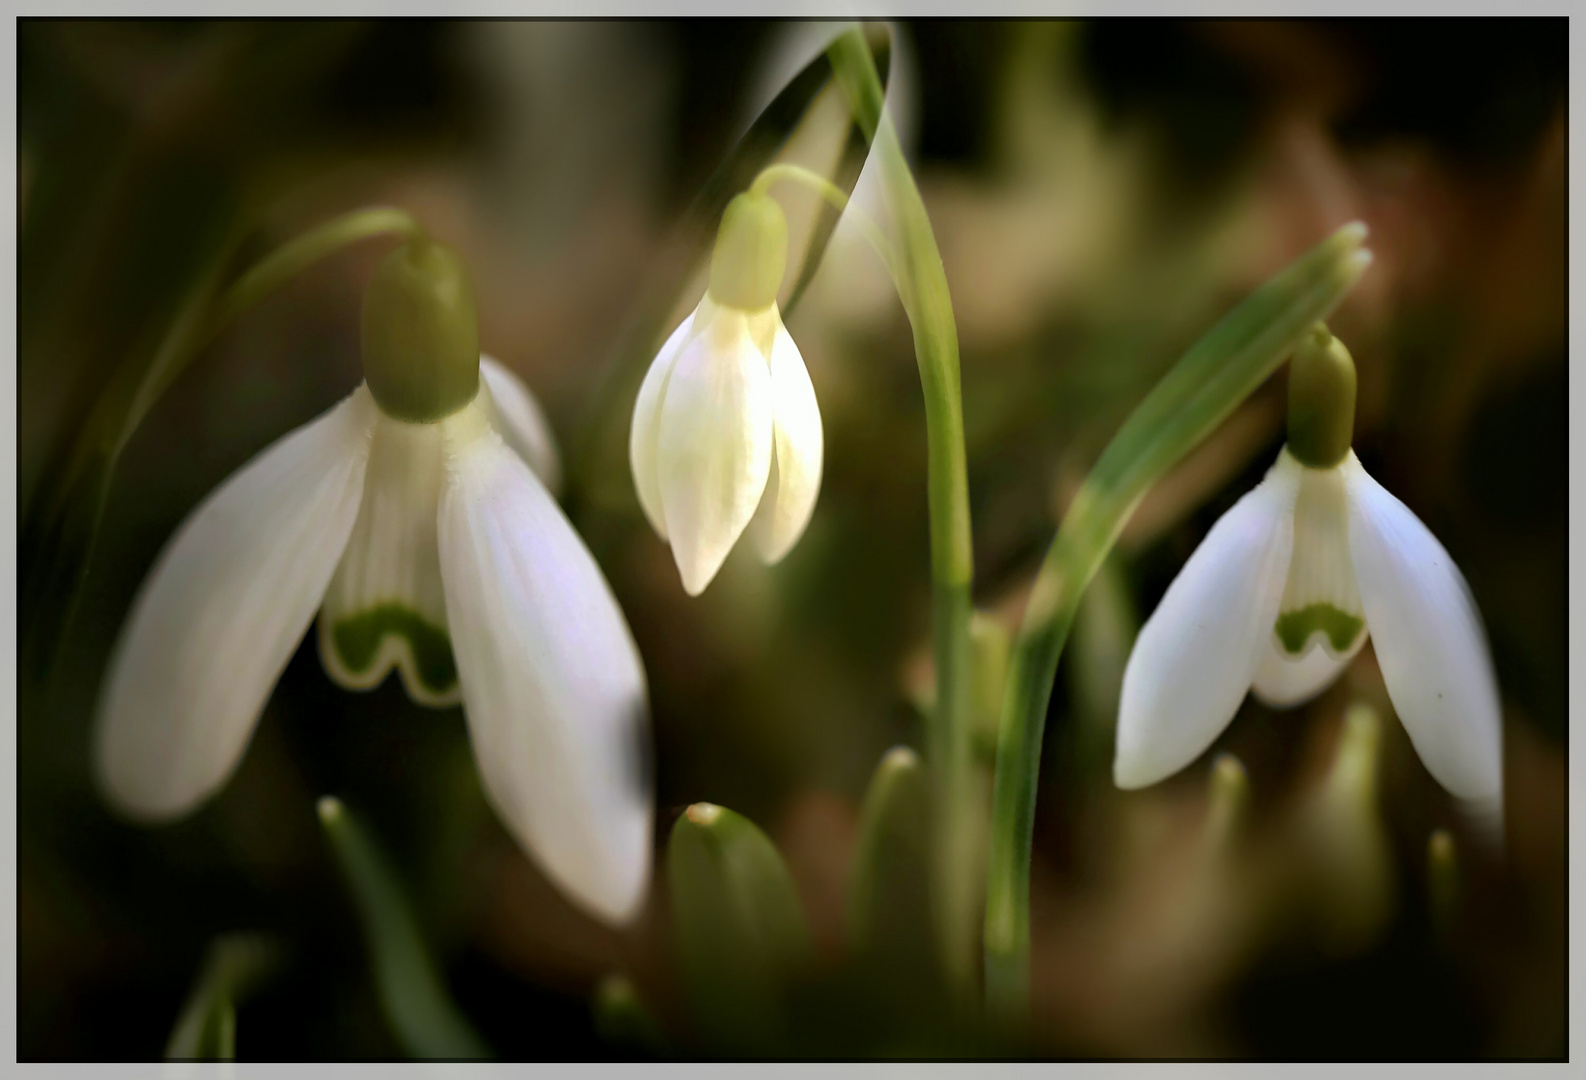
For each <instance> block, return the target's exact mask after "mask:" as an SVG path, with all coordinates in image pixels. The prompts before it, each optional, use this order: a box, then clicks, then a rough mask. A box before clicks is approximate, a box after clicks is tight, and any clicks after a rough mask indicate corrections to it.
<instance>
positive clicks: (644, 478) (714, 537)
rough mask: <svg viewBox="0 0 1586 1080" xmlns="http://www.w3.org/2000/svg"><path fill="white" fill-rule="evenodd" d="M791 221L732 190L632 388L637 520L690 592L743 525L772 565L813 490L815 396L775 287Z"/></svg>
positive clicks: (818, 442)
mask: <svg viewBox="0 0 1586 1080" xmlns="http://www.w3.org/2000/svg"><path fill="white" fill-rule="evenodd" d="M786 254H787V225H786V222H785V221H784V219H783V216H782V211H781V209H780V208H779V207H778V206H777V204H776V203H775V201H774V200H772V199H771V198H770V197H768V196H761V195H749V194H744V195H739V196H738V197H737V198H735V199H734V200H733V202H732V203H731V204H730V205H729V206H728V209H727V213H726V214H725V215H724V217H723V220H722V226H721V231H720V233H719V234H718V237H717V242H716V251H715V255H714V257H713V260H712V264H711V284H710V288H709V290H708V291H707V292H706V294H705V297H704V298H703V299H702V300H701V301H700V302H699V306H698V307H697V308H696V309H695V310H694V312H693V313H692V314H691V315H689V316H688V318H686V319H684V320H683V322H682V324H681V325H679V326H678V328H677V329H676V330H674V331H673V332H672V334H671V336H670V337H668V338H667V340H666V343H665V344H664V345H662V346H661V350H660V352H659V353H657V354H656V357H655V360H654V362H653V363H651V365H650V370H649V372H648V373H647V374H646V375H645V378H644V383H643V385H642V386H641V387H640V389H639V398H638V402H637V404H636V405H635V406H634V410H633V427H632V431H631V435H630V438H629V444H628V450H629V461H630V464H631V465H632V467H633V479H634V485H635V487H637V489H638V492H639V503H640V505H641V506H643V508H644V513H645V516H646V517H648V518H649V520H650V524H651V525H652V526H654V528H655V531H656V532H657V533H659V534H660V536H661V538H662V539H663V540H666V541H668V542H669V543H670V544H671V546H672V556H673V558H674V559H675V560H676V562H677V568H678V571H679V573H680V574H681V575H682V579H683V588H684V589H685V590H686V591H687V592H688V593H689V595H691V596H697V595H699V594H700V593H701V592H703V591H704V589H705V586H707V585H709V584H710V582H711V579H712V578H714V577H715V576H716V571H718V570H719V569H721V564H722V562H723V561H724V560H725V559H726V558H727V553H728V552H729V551H731V550H732V548H733V545H734V544H736V543H737V542H738V538H739V537H740V536H741V535H742V534H743V533H744V530H745V529H747V530H748V532H749V536H750V540H751V542H752V543H753V544H754V547H755V550H756V551H757V552H758V553H759V555H760V557H761V558H762V559H763V560H764V561H765V562H767V563H775V562H777V561H778V560H780V559H781V558H782V557H783V556H784V555H786V554H787V553H788V551H789V550H791V549H792V547H793V545H794V544H795V543H796V542H797V541H798V538H799V537H800V536H801V535H802V534H803V532H804V528H805V526H806V525H808V524H809V519H810V515H811V514H812V513H813V512H814V509H815V499H816V496H817V495H818V494H819V493H820V482H821V462H822V453H823V447H822V433H821V414H820V407H819V406H818V405H817V404H816V401H815V388H814V386H813V385H812V384H811V383H810V377H809V372H808V371H807V370H806V369H805V367H804V358H803V357H802V356H800V355H799V350H798V346H797V345H795V344H794V343H793V338H792V337H791V336H790V335H789V334H788V332H787V328H786V327H785V326H783V325H782V316H781V314H780V312H779V311H778V310H777V305H776V292H777V287H778V284H779V283H780V282H781V279H782V270H783V265H784V263H785V260H786Z"/></svg>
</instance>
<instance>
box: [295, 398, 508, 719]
mask: <svg viewBox="0 0 1586 1080" xmlns="http://www.w3.org/2000/svg"><path fill="white" fill-rule="evenodd" d="M482 397H483V395H481V398H482ZM486 408H488V406H487V405H485V404H483V403H482V402H481V400H480V399H479V398H476V399H475V401H474V403H473V404H472V405H469V406H468V409H474V410H483V409H486ZM444 472H445V462H444V459H443V456H442V448H441V426H440V425H439V424H410V423H405V422H403V421H401V420H396V419H393V418H391V417H388V416H384V415H382V416H381V417H380V419H379V420H378V421H377V422H376V423H375V427H374V437H373V439H372V440H371V442H370V449H369V468H368V474H367V478H366V480H365V482H364V489H363V501H362V503H361V505H360V506H359V508H358V521H357V524H355V525H354V526H353V530H352V536H351V538H350V539H349V540H348V542H347V548H346V551H345V552H344V553H343V555H342V557H341V564H340V565H339V566H338V567H337V568H336V575H335V577H333V578H332V579H331V582H330V587H329V588H328V589H327V590H326V592H325V604H324V607H322V608H321V609H320V618H319V655H320V661H321V662H322V663H323V664H324V666H325V671H326V673H327V674H328V675H329V676H330V677H331V679H333V680H334V681H335V682H336V683H338V684H340V685H341V686H343V687H346V688H347V689H349V690H368V689H372V688H373V687H376V686H378V685H380V683H382V682H384V681H385V677H386V675H387V673H389V672H390V670H391V669H392V668H393V667H394V668H396V669H397V671H398V673H399V674H400V675H401V678H402V685H403V687H404V688H405V689H406V690H407V693H408V696H409V697H410V698H412V699H413V700H414V701H417V702H419V703H420V704H423V705H430V706H435V707H437V708H438V707H443V706H448V705H455V704H457V703H458V701H460V700H461V692H460V691H459V690H458V687H457V668H456V665H455V663H454V662H453V659H452V649H451V641H450V639H449V638H448V636H447V630H446V595H445V591H444V589H443V588H442V585H441V564H440V556H439V554H438V553H437V550H436V536H435V514H436V511H437V508H438V507H439V505H440V497H441V482H442V479H443V476H444Z"/></svg>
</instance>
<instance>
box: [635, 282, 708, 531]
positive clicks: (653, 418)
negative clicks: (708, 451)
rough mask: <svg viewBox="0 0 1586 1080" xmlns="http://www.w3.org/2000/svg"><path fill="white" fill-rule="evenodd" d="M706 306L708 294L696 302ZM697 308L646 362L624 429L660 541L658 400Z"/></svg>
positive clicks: (646, 507)
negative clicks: (629, 423) (629, 420)
mask: <svg viewBox="0 0 1586 1080" xmlns="http://www.w3.org/2000/svg"><path fill="white" fill-rule="evenodd" d="M709 305H710V298H709V297H706V298H705V299H703V300H701V301H700V308H706V307H707V306H709ZM700 308H696V309H695V310H694V311H692V312H690V313H689V315H688V318H686V319H684V320H683V321H682V322H681V323H679V324H678V326H677V329H676V330H673V331H672V333H671V336H670V337H668V338H667V339H666V342H665V344H663V345H662V346H661V351H660V352H658V353H656V354H655V359H654V360H653V361H651V362H650V369H649V370H648V371H646V372H645V373H644V382H643V383H642V384H641V385H640V387H639V397H638V400H637V401H635V402H634V405H633V426H632V427H631V428H630V429H629V432H628V464H629V466H630V467H632V469H633V486H634V488H635V490H637V491H638V493H639V506H640V507H642V508H643V510H644V516H645V517H647V518H649V520H650V527H651V528H653V529H654V530H655V531H656V533H657V534H658V535H659V536H660V537H661V539H662V540H665V539H666V514H665V512H664V511H662V509H661V473H660V464H659V460H658V451H657V448H656V444H657V442H658V441H659V437H660V431H661V402H662V400H663V399H664V398H665V397H666V384H667V380H668V378H669V377H670V376H671V374H672V365H673V364H675V363H676V362H677V356H678V353H679V352H681V351H682V349H683V344H684V343H685V342H686V341H688V339H689V337H690V335H691V334H692V333H693V331H694V324H695V322H697V321H699V315H700Z"/></svg>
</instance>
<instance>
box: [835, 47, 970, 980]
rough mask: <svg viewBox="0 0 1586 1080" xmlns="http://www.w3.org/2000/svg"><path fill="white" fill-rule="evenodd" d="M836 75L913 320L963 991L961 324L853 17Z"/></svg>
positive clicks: (932, 744)
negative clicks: (864, 149) (866, 158)
mask: <svg viewBox="0 0 1586 1080" xmlns="http://www.w3.org/2000/svg"><path fill="white" fill-rule="evenodd" d="M826 54H827V56H828V57H829V58H830V60H831V64H832V70H833V72H834V74H835V76H836V79H837V83H838V85H839V86H841V87H842V89H843V91H844V93H845V94H846V95H847V97H848V102H849V106H850V109H851V111H852V113H853V116H854V118H855V120H856V121H857V122H858V124H859V127H860V129H861V130H862V131H863V132H864V134H865V137H866V138H867V139H868V140H869V141H870V150H871V153H872V154H873V155H874V157H875V160H876V163H877V165H878V166H879V168H880V179H881V194H882V198H883V199H884V201H885V204H886V210H887V215H888V218H889V219H890V220H889V224H890V225H891V226H892V228H891V235H892V239H893V243H892V245H886V244H885V242H884V241H883V248H884V249H890V250H891V254H890V256H889V257H888V269H889V270H890V271H891V273H892V279H893V282H894V284H895V285H896V286H897V290H898V296H899V298H900V299H901V300H902V301H903V307H904V310H905V311H906V312H907V313H908V317H909V324H910V326H911V327H912V329H913V331H914V352H915V358H916V359H917V361H918V363H919V368H920V388H921V390H922V391H923V392H924V397H925V432H926V443H927V450H928V454H927V463H926V467H927V474H928V475H927V489H926V490H927V502H928V505H929V511H930V536H931V580H932V591H933V594H934V595H933V598H932V616H933V633H932V639H933V647H934V652H935V659H936V703H935V707H934V708H933V709H932V710H931V713H930V719H929V726H928V728H927V732H926V757H927V762H928V764H929V766H930V771H931V786H932V789H933V795H932V806H933V813H932V821H933V827H932V832H933V844H932V847H933V849H934V852H935V858H934V859H933V864H934V878H935V890H934V893H933V911H934V912H935V920H936V923H937V934H938V947H939V948H940V949H941V952H942V961H943V969H944V970H945V971H946V973H947V977H948V980H949V983H950V985H951V986H952V987H953V988H954V990H955V992H957V993H958V994H959V996H960V998H961V999H963V1000H971V999H972V994H973V989H972V988H973V986H974V979H975V960H976V955H977V942H978V937H979V930H978V927H977V926H976V922H977V918H976V911H977V908H978V906H979V896H978V893H979V882H980V881H981V880H982V876H983V872H984V871H983V861H982V860H983V851H982V850H980V847H979V845H978V843H977V841H976V836H977V832H978V830H977V829H976V828H975V824H974V823H975V816H976V815H977V814H983V813H984V811H983V810H982V809H981V808H978V807H976V806H975V805H974V794H973V793H974V784H973V779H974V778H973V774H972V766H973V759H972V745H971V737H972V734H973V732H972V723H971V715H970V713H971V704H972V700H971V699H972V689H973V687H972V679H971V672H970V648H969V615H970V595H969V593H970V584H971V581H972V578H973V576H974V555H973V548H972V547H971V540H970V528H969V479H968V469H967V467H966V465H965V460H964V416H963V403H962V400H961V393H960V389H959V376H958V328H957V326H956V325H955V323H954V320H953V304H952V298H951V297H950V296H949V295H948V291H947V275H946V273H945V272H944V271H943V269H942V256H941V253H940V252H939V251H938V250H937V248H936V237H935V234H934V233H932V231H931V222H930V218H929V217H928V216H927V215H926V212H925V203H924V202H923V201H922V200H921V198H920V192H919V189H918V188H917V187H916V186H915V184H914V177H913V176H912V175H911V174H910V172H909V166H908V162H907V161H906V160H905V159H904V156H903V148H902V146H900V145H899V143H898V136H897V132H896V130H894V128H893V126H892V120H891V118H890V117H889V116H888V115H887V112H886V110H885V108H884V107H883V106H884V103H885V95H884V93H883V91H882V88H881V78H880V76H879V74H878V73H877V72H876V67H875V62H874V61H873V60H872V59H871V56H870V49H869V46H868V45H867V44H866V43H865V39H864V35H863V34H862V33H861V31H860V30H859V29H858V28H857V27H856V28H853V29H850V30H848V31H846V32H845V33H843V34H842V35H840V36H839V37H838V38H837V39H836V40H835V41H833V42H832V43H831V45H829V46H828V47H827V50H826Z"/></svg>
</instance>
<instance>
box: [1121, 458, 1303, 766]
mask: <svg viewBox="0 0 1586 1080" xmlns="http://www.w3.org/2000/svg"><path fill="white" fill-rule="evenodd" d="M1299 469H1300V466H1299V465H1298V464H1296V463H1294V462H1293V461H1292V460H1291V459H1290V458H1288V456H1287V455H1284V456H1282V457H1280V458H1279V459H1278V462H1277V464H1276V465H1274V466H1273V467H1272V468H1271V469H1270V470H1269V471H1268V472H1267V475H1266V478H1265V479H1264V480H1262V481H1261V483H1260V485H1258V486H1257V487H1256V489H1255V490H1254V491H1251V492H1250V493H1249V494H1247V495H1245V497H1244V498H1242V499H1240V500H1239V501H1238V502H1237V503H1235V504H1234V506H1233V509H1231V510H1229V511H1228V513H1226V514H1224V515H1223V516H1222V518H1221V519H1220V520H1219V521H1218V522H1217V524H1215V525H1213V526H1212V529H1211V532H1209V533H1207V534H1206V539H1205V540H1203V541H1202V542H1201V545H1200V547H1198V548H1196V549H1195V553H1194V554H1193V555H1191V556H1190V558H1189V562H1187V563H1185V564H1184V569H1183V570H1181V571H1180V572H1179V576H1178V577H1177V578H1175V579H1174V580H1173V584H1171V585H1169V586H1168V590H1167V594H1166V595H1165V596H1163V598H1162V603H1161V604H1160V605H1159V606H1158V607H1157V609H1156V611H1155V612H1154V613H1153V614H1152V615H1151V618H1150V619H1148V620H1146V624H1145V626H1144V627H1142V628H1141V630H1140V636H1139V637H1138V638H1136V639H1135V643H1134V650H1133V651H1132V652H1131V653H1130V654H1129V663H1128V666H1127V667H1125V669H1124V673H1123V691H1122V694H1121V696H1120V699H1119V705H1118V750H1117V756H1116V758H1115V759H1114V761H1113V780H1114V782H1115V783H1117V785H1118V786H1119V787H1121V788H1138V787H1145V786H1146V785H1148V784H1154V783H1156V782H1157V781H1158V780H1161V779H1163V778H1164V777H1167V776H1170V775H1172V774H1173V773H1175V772H1177V771H1178V770H1179V769H1182V768H1183V767H1184V766H1185V765H1188V764H1189V763H1190V762H1191V761H1193V760H1195V758H1196V757H1197V756H1199V754H1200V753H1201V751H1203V750H1205V749H1206V747H1208V746H1210V745H1211V743H1212V741H1213V740H1214V739H1216V738H1217V736H1218V734H1219V733H1220V732H1221V731H1222V730H1223V728H1225V727H1227V726H1228V721H1229V720H1232V719H1233V716H1234V713H1235V712H1236V711H1237V710H1238V708H1239V703H1240V701H1242V700H1243V699H1244V696H1245V692H1246V691H1247V690H1249V689H1250V683H1251V680H1252V679H1253V678H1254V676H1255V673H1256V666H1257V664H1258V663H1259V661H1260V659H1261V650H1262V648H1263V647H1264V645H1265V643H1266V640H1267V638H1269V637H1271V636H1272V624H1273V622H1274V620H1275V619H1276V618H1277V614H1278V603H1279V601H1280V600H1281V599H1282V597H1283V583H1284V580H1285V577H1286V576H1287V573H1288V568H1289V556H1290V554H1291V552H1292V550H1293V546H1294V502H1295V497H1296V494H1297V492H1298V489H1299Z"/></svg>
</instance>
